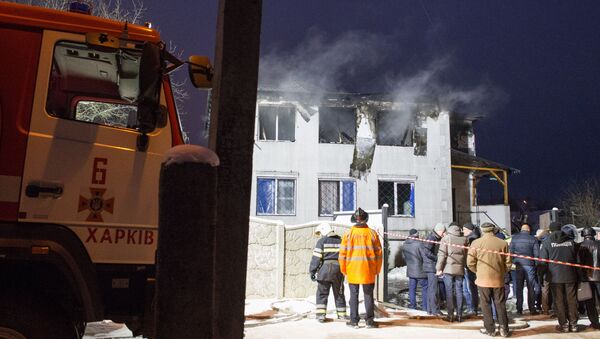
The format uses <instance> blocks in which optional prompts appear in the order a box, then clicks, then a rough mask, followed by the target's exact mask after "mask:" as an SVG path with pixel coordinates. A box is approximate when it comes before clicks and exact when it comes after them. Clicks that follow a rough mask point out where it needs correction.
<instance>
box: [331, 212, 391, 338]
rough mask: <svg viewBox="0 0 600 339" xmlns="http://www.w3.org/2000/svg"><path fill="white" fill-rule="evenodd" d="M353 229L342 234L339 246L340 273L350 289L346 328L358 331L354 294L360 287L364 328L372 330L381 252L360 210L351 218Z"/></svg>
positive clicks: (372, 231) (379, 244) (356, 303)
mask: <svg viewBox="0 0 600 339" xmlns="http://www.w3.org/2000/svg"><path fill="white" fill-rule="evenodd" d="M351 220H352V222H354V223H355V224H354V226H352V228H351V229H350V231H348V232H346V233H345V234H344V237H343V238H342V243H341V245H340V256H339V263H340V270H341V271H342V273H343V274H345V275H346V279H347V280H348V287H349V288H350V300H349V302H348V304H349V305H350V321H349V322H347V323H346V325H348V326H350V327H352V328H359V327H358V322H359V320H360V317H359V314H358V291H359V288H360V286H361V285H362V289H363V294H364V298H365V299H364V301H365V310H366V318H365V321H366V327H367V328H375V327H377V323H375V300H374V298H373V290H374V289H375V278H376V276H377V275H378V274H379V271H380V270H381V265H382V259H383V256H382V254H383V251H382V247H381V241H380V240H379V235H378V234H377V232H376V231H375V230H373V229H371V228H369V226H368V225H367V221H368V220H369V214H368V213H367V212H365V211H363V210H362V209H361V208H359V209H357V210H356V212H354V214H353V215H352V218H351Z"/></svg>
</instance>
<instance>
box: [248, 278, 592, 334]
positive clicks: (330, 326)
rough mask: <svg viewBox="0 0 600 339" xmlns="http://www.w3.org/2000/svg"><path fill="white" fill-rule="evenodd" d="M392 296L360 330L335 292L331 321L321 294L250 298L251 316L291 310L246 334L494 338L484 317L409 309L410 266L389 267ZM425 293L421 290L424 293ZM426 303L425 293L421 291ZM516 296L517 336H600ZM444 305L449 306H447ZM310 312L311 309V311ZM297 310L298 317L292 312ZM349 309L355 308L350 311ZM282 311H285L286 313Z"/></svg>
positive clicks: (253, 324) (252, 324) (252, 323)
mask: <svg viewBox="0 0 600 339" xmlns="http://www.w3.org/2000/svg"><path fill="white" fill-rule="evenodd" d="M388 285H389V295H390V297H392V302H391V304H396V305H398V306H395V307H393V308H386V307H384V306H383V304H379V305H378V309H376V321H378V322H379V323H380V328H377V329H366V328H364V322H361V326H362V327H361V328H360V329H353V328H349V327H347V326H346V325H345V321H342V320H337V319H335V318H336V316H335V305H334V304H333V296H331V295H330V297H329V300H328V305H327V306H328V307H327V309H328V315H327V317H328V322H326V323H319V322H317V321H316V320H315V314H314V309H315V298H314V296H311V297H308V298H306V299H294V300H281V301H279V302H277V301H275V300H246V315H249V314H252V313H259V312H261V311H263V312H264V311H266V310H268V307H269V305H271V306H275V305H279V306H280V307H277V308H278V309H279V310H280V311H282V312H283V311H285V314H286V315H287V316H288V317H287V318H283V317H279V318H278V319H277V320H269V319H262V320H258V321H256V320H249V321H247V322H246V329H245V333H246V335H245V338H248V339H263V338H269V339H277V338H282V339H283V338H286V339H287V338H311V339H319V338H327V339H334V338H340V339H342V338H343V339H351V338H367V339H368V338H399V337H402V338H418V337H423V339H435V338H440V339H454V338H456V339H463V338H465V339H469V338H479V339H483V338H488V337H487V336H484V335H482V334H480V333H479V328H481V327H483V321H482V320H481V317H479V318H477V319H468V320H466V321H464V322H462V323H452V324H450V323H447V322H444V321H443V320H440V319H433V318H431V317H428V316H427V315H426V313H425V312H423V311H418V310H409V309H407V308H405V306H407V304H408V300H407V299H408V291H407V289H408V279H407V278H406V267H397V268H394V269H393V270H391V271H389V272H388ZM345 287H346V289H345V291H346V298H348V297H349V291H348V289H347V284H346V286H345ZM419 294H420V293H419ZM526 296H527V289H525V291H524V304H523V309H524V310H527V309H528V307H527V297H526ZM418 299H419V305H420V295H418ZM359 300H361V303H360V306H359V312H360V313H364V305H363V303H362V291H361V297H360V298H359ZM515 302H516V300H515V298H514V297H513V296H512V291H511V295H509V300H508V301H507V309H508V310H509V318H510V319H511V323H512V324H511V330H512V331H513V333H512V337H513V338H539V339H542V338H543V339H546V338H549V339H552V338H563V339H566V338H569V339H571V338H595V339H599V338H600V331H595V330H592V329H590V328H589V327H588V325H589V323H590V322H589V321H588V320H587V318H583V319H580V321H579V327H580V330H581V331H582V332H578V333H569V334H564V333H558V332H556V330H555V329H554V327H555V326H556V325H557V324H558V322H557V320H556V318H550V317H548V316H543V315H538V316H528V312H527V311H526V312H525V313H526V315H525V316H524V317H518V318H517V315H516V314H515V313H514V311H515V310H516V305H515ZM442 310H444V308H442ZM306 311H310V313H308V314H305V312H306ZM293 312H297V313H296V314H297V315H298V316H296V317H293V316H290V314H292V313H293ZM348 312H349V310H348ZM280 313H281V312H280Z"/></svg>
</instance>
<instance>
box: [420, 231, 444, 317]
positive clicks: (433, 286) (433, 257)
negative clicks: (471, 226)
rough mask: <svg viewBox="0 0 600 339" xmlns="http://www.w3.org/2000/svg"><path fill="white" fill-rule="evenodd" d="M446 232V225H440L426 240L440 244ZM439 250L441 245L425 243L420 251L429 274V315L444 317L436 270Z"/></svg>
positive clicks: (424, 268) (425, 269)
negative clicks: (441, 310)
mask: <svg viewBox="0 0 600 339" xmlns="http://www.w3.org/2000/svg"><path fill="white" fill-rule="evenodd" d="M444 232H446V225H444V224H442V223H438V224H437V225H435V227H434V228H433V231H432V232H431V233H429V235H428V236H427V239H426V240H430V241H437V242H439V241H440V240H442V237H443V236H444ZM439 248H440V245H439V244H436V243H429V242H425V243H424V244H423V246H421V248H420V249H419V250H420V251H419V253H420V254H421V258H422V259H423V271H425V273H426V274H427V313H428V314H430V315H436V316H441V315H442V312H440V304H439V293H438V276H437V275H436V269H435V265H436V264H437V255H438V250H439Z"/></svg>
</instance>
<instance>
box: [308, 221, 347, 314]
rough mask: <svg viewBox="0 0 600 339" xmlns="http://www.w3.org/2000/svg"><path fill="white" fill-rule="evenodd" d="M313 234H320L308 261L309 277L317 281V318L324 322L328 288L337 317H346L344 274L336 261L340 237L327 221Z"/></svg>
mask: <svg viewBox="0 0 600 339" xmlns="http://www.w3.org/2000/svg"><path fill="white" fill-rule="evenodd" d="M315 234H316V235H318V236H321V239H319V241H317V244H316V245H315V249H314V250H313V256H312V260H311V262H310V268H309V270H310V278H311V280H312V281H316V282H317V284H318V285H317V320H318V321H319V322H325V315H326V314H327V299H328V297H329V289H330V288H331V289H332V290H333V296H334V297H335V307H336V311H337V316H338V319H346V297H344V275H343V274H342V272H341V271H340V264H339V262H338V257H339V252H340V243H341V242H342V239H341V238H340V237H339V236H338V235H337V234H335V232H334V231H333V229H332V228H331V226H330V225H329V224H327V223H323V224H320V225H319V226H318V227H317V229H316V230H315Z"/></svg>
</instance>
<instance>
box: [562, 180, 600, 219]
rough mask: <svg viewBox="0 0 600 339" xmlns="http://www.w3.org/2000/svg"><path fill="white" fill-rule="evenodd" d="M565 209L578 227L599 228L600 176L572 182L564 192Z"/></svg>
mask: <svg viewBox="0 0 600 339" xmlns="http://www.w3.org/2000/svg"><path fill="white" fill-rule="evenodd" d="M563 207H564V209H565V210H567V211H569V213H570V214H571V216H572V217H573V220H575V224H576V225H577V226H599V225H600V176H593V177H589V178H587V179H584V180H578V181H572V182H571V184H569V185H568V187H567V189H565V191H564V198H563Z"/></svg>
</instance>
